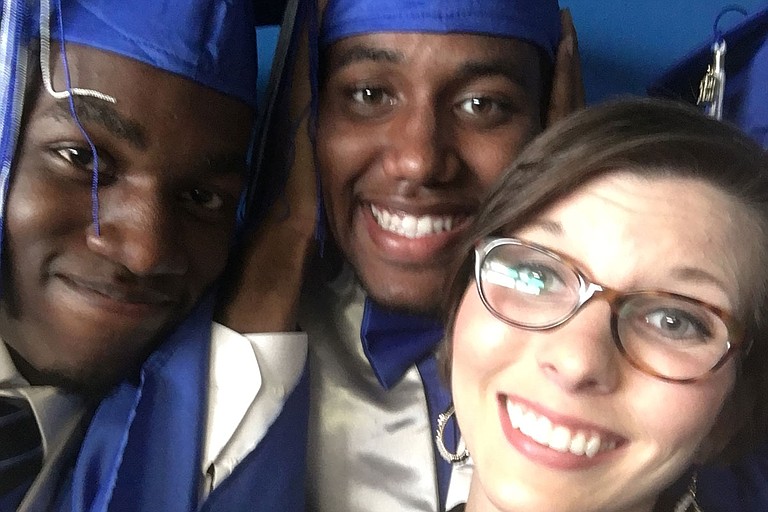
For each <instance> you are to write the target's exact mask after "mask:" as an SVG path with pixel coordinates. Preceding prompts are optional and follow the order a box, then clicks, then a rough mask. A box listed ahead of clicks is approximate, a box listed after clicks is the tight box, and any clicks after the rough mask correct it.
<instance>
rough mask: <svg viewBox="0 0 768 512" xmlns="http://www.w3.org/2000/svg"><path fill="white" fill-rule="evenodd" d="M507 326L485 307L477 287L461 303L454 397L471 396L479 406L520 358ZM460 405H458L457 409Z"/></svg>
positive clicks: (455, 338) (455, 335)
mask: <svg viewBox="0 0 768 512" xmlns="http://www.w3.org/2000/svg"><path fill="white" fill-rule="evenodd" d="M511 331H512V329H510V328H509V327H508V326H507V325H506V324H504V323H502V322H500V321H498V320H496V318H494V317H493V316H492V315H491V314H490V313H489V312H488V311H487V310H486V309H485V306H484V305H483V304H482V302H481V300H480V297H479V296H478V294H477V290H476V288H475V285H474V283H473V284H472V285H470V287H469V288H468V289H467V292H466V293H465V295H464V298H463V299H462V302H461V305H460V306H459V310H458V312H457V315H456V322H455V325H454V329H453V360H452V372H451V381H452V387H453V392H454V396H458V397H460V398H463V397H465V396H467V395H472V397H471V398H469V399H468V400H467V402H469V403H472V402H476V401H477V399H478V398H479V397H480V396H482V395H484V394H485V392H486V391H487V389H488V386H489V384H490V382H491V381H492V380H493V378H494V377H495V376H496V375H498V374H499V373H501V372H503V371H504V370H506V369H507V367H508V366H509V365H511V364H512V363H513V362H514V360H515V359H516V357H517V354H516V353H515V352H516V351H515V350H514V346H513V345H514V344H512V343H510V338H509V336H510V335H513V333H512V332H511ZM459 408H460V405H459V404H457V409H459Z"/></svg>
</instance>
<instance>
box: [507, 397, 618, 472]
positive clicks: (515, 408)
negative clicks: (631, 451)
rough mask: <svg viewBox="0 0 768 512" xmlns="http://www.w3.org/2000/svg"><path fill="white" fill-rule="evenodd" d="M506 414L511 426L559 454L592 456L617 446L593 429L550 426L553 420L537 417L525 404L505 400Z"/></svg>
mask: <svg viewBox="0 0 768 512" xmlns="http://www.w3.org/2000/svg"><path fill="white" fill-rule="evenodd" d="M506 405H507V414H508V415H509V421H510V423H511V424H512V428H514V429H517V430H519V431H520V432H521V433H522V434H523V435H525V436H527V437H530V438H531V439H533V440H534V441H536V442H537V443H539V444H541V445H544V446H549V447H550V448H552V449H553V450H555V451H558V452H560V453H566V452H571V453H572V454H574V455H580V456H586V457H589V458H592V457H594V456H595V455H597V454H598V453H600V452H601V451H607V450H613V449H614V448H616V441H615V440H610V441H603V440H602V439H601V438H600V436H599V435H597V434H596V433H594V432H585V431H581V430H577V431H575V432H572V431H571V430H570V429H569V428H568V427H565V426H563V425H553V424H552V421H551V420H550V419H549V418H547V417H545V416H540V415H538V414H536V413H534V412H533V411H530V410H527V409H526V408H525V406H523V405H521V404H518V403H513V402H511V401H509V400H507V404H506Z"/></svg>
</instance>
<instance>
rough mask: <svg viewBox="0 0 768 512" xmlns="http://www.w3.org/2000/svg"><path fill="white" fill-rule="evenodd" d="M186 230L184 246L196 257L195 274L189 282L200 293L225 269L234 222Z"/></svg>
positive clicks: (191, 227) (188, 252)
mask: <svg viewBox="0 0 768 512" xmlns="http://www.w3.org/2000/svg"><path fill="white" fill-rule="evenodd" d="M186 232H187V236H186V237H185V242H184V248H185V250H186V251H187V254H190V255H191V256H192V258H194V260H193V261H194V267H193V268H194V276H191V277H192V279H191V280H190V282H189V283H188V284H189V285H191V286H192V287H194V290H195V291H196V292H197V293H198V294H199V293H202V291H203V290H204V289H205V288H207V287H208V286H210V285H211V284H212V283H213V282H214V281H215V280H216V279H217V278H218V277H219V275H221V273H222V272H223V271H224V268H225V266H226V264H227V258H228V257H229V253H230V248H231V246H232V237H233V235H234V224H228V225H219V227H218V228H216V227H215V226H212V227H211V229H201V228H200V226H199V225H198V226H190V227H188V228H187V230H186Z"/></svg>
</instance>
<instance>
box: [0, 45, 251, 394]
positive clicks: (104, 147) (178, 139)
mask: <svg viewBox="0 0 768 512" xmlns="http://www.w3.org/2000/svg"><path fill="white" fill-rule="evenodd" d="M67 53H68V57H69V65H70V72H71V77H72V83H73V85H74V86H77V87H81V88H90V89H96V90H99V91H100V92H103V93H105V94H109V95H111V96H114V97H116V98H117V103H116V104H111V103H107V102H104V101H102V100H98V99H94V98H87V97H79V98H76V99H75V104H76V106H77V111H78V114H79V117H80V120H81V122H82V124H83V126H84V128H85V130H86V131H87V133H88V134H89V136H90V137H91V139H92V141H93V143H94V144H95V146H96V148H97V151H98V154H99V173H100V184H99V221H100V227H101V232H100V235H97V234H96V232H95V229H94V225H93V221H92V216H91V215H92V214H91V175H92V168H93V161H92V156H91V152H90V149H89V148H88V146H87V144H86V143H85V141H84V139H83V137H82V135H81V134H80V132H79V130H78V128H77V126H76V125H75V123H74V122H73V120H72V116H71V114H70V113H69V111H68V105H67V100H56V99H54V98H52V97H51V96H50V95H48V94H47V93H46V92H45V91H43V90H42V84H35V86H36V87H39V88H40V90H38V91H36V94H35V96H34V98H35V101H34V102H33V103H31V104H29V105H28V110H27V112H26V113H25V117H24V125H23V128H22V133H21V137H20V142H19V146H18V152H17V157H16V160H15V169H14V177H13V181H12V183H11V188H10V192H9V196H8V205H7V213H6V217H5V229H6V233H5V240H4V246H3V257H4V261H3V270H4V274H3V281H4V290H3V291H4V293H3V301H2V302H0V336H1V337H2V339H3V341H4V342H5V343H6V344H7V345H8V347H9V348H10V350H11V353H12V354H13V355H14V359H15V361H16V363H17V366H18V367H19V369H20V371H21V372H22V374H23V375H24V377H25V378H27V379H28V380H29V381H30V382H31V383H32V384H38V385H41V384H53V385H64V386H66V387H70V388H73V389H77V390H81V391H82V390H86V391H88V392H92V393H99V392H100V391H101V390H103V389H106V388H108V387H110V386H111V385H113V384H114V383H115V382H116V381H118V380H120V379H122V378H124V377H125V376H126V375H128V374H130V373H131V372H133V371H134V370H135V369H136V367H137V366H139V365H140V364H141V362H142V361H143V360H144V359H145V358H146V356H147V355H148V354H149V353H150V352H151V351H152V350H153V349H154V348H155V346H156V345H157V343H158V341H160V340H162V339H163V336H164V335H165V334H167V332H168V331H169V330H171V329H172V328H173V326H174V325H175V324H176V323H177V322H179V321H180V320H181V319H183V318H184V316H185V315H186V314H187V313H188V312H189V311H190V310H191V308H192V307H193V306H194V304H195V303H196V301H197V300H198V299H199V298H200V297H201V296H202V294H203V293H204V292H205V291H206V289H208V288H209V287H210V285H211V284H212V283H213V281H214V280H215V279H216V278H217V277H218V276H219V274H220V273H221V272H222V270H223V268H224V265H225V263H226V260H227V257H228V252H229V247H230V244H231V239H232V236H233V231H234V225H235V222H234V221H235V212H236V208H237V204H238V200H239V195H240V192H241V190H242V187H243V185H244V179H245V170H246V168H245V154H246V150H247V146H248V142H249V135H250V129H251V126H252V122H253V113H252V111H251V110H250V109H249V108H248V107H247V106H246V105H245V104H244V103H241V102H239V101H237V100H235V99H233V98H229V97H227V96H224V95H222V94H220V93H218V92H215V91H213V90H211V89H208V88H206V87H203V86H201V85H198V84H196V83H194V82H191V81H189V80H186V79H183V78H181V77H178V76H175V75H172V74H170V73H167V72H165V71H161V70H158V69H156V68H153V67H150V66H147V65H145V64H142V63H139V62H137V61H134V60H132V59H128V58H124V57H121V56H118V55H115V54H110V53H107V52H103V51H99V50H96V49H93V48H89V47H83V46H78V45H74V44H70V45H68V46H67ZM52 76H53V78H54V88H55V89H56V90H61V89H63V86H62V83H63V78H62V76H63V75H62V69H61V68H60V65H59V64H56V66H55V67H54V68H53V70H52ZM147 91H151V92H152V93H151V94H147Z"/></svg>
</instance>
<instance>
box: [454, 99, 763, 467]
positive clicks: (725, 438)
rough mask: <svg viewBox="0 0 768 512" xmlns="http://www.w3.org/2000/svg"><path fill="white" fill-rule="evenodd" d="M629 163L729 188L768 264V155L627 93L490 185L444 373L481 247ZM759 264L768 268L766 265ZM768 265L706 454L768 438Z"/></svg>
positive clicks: (714, 125)
mask: <svg viewBox="0 0 768 512" xmlns="http://www.w3.org/2000/svg"><path fill="white" fill-rule="evenodd" d="M616 170H622V171H627V172H631V173H634V174H636V175H639V176H647V177H664V176H669V177H684V178H692V179H697V180H701V181H704V182H706V183H709V184H711V185H713V186H714V187H716V188H718V189H720V190H722V191H724V192H725V193H727V194H729V195H730V196H731V197H733V198H735V200H736V201H738V202H739V203H741V204H743V205H744V206H745V207H747V208H749V209H750V210H751V211H752V212H754V214H755V225H756V228H757V229H756V231H757V232H759V233H761V236H762V239H763V243H762V244H761V247H763V251H762V254H761V255H760V256H761V262H762V263H763V264H764V265H765V264H768V257H766V256H767V255H768V154H766V153H765V152H764V151H763V149H762V148H761V147H760V146H759V145H758V144H757V143H755V142H754V141H752V140H751V139H749V138H748V137H747V136H746V135H744V134H743V133H741V132H740V131H739V130H738V129H737V128H735V127H733V126H730V125H728V124H726V123H723V122H719V121H715V120H713V119H710V118H708V117H706V116H704V115H703V114H702V113H700V112H699V111H698V110H696V109H693V108H691V107H688V106H685V105H681V104H677V103H672V102H669V101H664V100H654V99H623V100H618V101H613V102H610V103H606V104H604V105H601V106H598V107H594V108H591V109H587V110H584V111H582V112H579V113H577V114H575V115H573V116H571V117H570V118H568V119H566V120H564V121H563V122H561V123H559V124H556V125H554V126H553V127H552V128H550V129H549V130H547V131H545V132H544V133H542V134H541V135H540V136H539V137H537V138H536V139H534V141H533V142H531V144H530V145H529V146H528V147H527V148H526V149H525V150H524V151H523V152H522V153H521V154H520V156H519V157H518V159H517V160H516V161H515V162H514V164H513V165H512V166H511V167H509V168H508V169H507V171H506V172H505V173H503V175H502V176H501V177H500V179H499V181H498V182H497V183H496V185H495V187H493V189H492V190H491V191H490V192H489V195H488V196H487V198H486V200H485V201H484V203H483V205H482V207H481V209H480V211H479V212H478V215H477V217H476V218H475V219H474V221H473V224H472V226H471V227H470V229H469V230H468V233H467V238H466V240H465V243H464V244H463V245H462V250H463V251H464V252H463V253H459V254H466V255H467V257H466V258H465V259H464V261H463V263H462V265H461V267H460V270H459V272H458V274H457V276H456V278H455V280H454V283H453V286H452V288H451V293H450V294H449V296H448V302H447V303H446V308H445V311H446V313H447V322H446V336H445V341H444V343H443V346H442V347H441V349H440V351H441V358H442V364H443V371H444V374H445V375H446V376H450V364H451V352H452V351H451V343H452V331H453V325H454V320H455V314H456V310H457V309H458V306H459V303H460V301H461V298H462V296H463V295H464V293H465V291H466V289H467V286H468V285H469V283H470V282H471V280H472V279H473V276H472V268H473V261H474V256H473V255H474V253H473V250H472V248H473V245H474V243H475V241H477V240H480V239H482V238H484V237H486V236H489V235H496V234H500V233H501V232H502V231H504V232H509V231H514V230H516V229H519V228H521V227H523V226H525V225H526V224H528V223H530V222H531V221H532V220H534V219H535V218H536V217H537V216H538V215H540V214H541V213H543V212H544V211H545V210H546V209H548V208H549V207H551V206H552V205H553V203H555V202H556V201H558V200H560V199H562V198H564V197H567V196H568V195H569V194H571V193H572V192H573V191H574V190H577V189H578V188H579V187H581V186H583V185H584V184H585V183H587V182H588V181H591V180H594V179H595V178H598V177H599V176H602V175H604V174H606V173H610V172H612V171H616ZM760 268H768V266H765V267H764V266H761V267H760ZM766 290H768V270H764V271H763V272H762V275H761V280H760V282H759V283H756V286H755V287H754V290H750V296H749V297H747V301H746V304H747V308H748V310H747V311H745V312H743V313H744V314H742V315H741V317H739V318H740V320H741V321H742V322H744V324H745V328H746V329H745V331H746V333H747V336H749V337H750V339H751V341H752V342H753V345H752V348H751V350H750V352H749V353H748V355H746V356H745V357H743V358H742V362H741V367H740V371H739V375H738V376H737V379H736V386H735V388H734V390H733V393H732V397H731V399H730V400H729V402H728V404H726V408H725V409H724V412H723V413H722V414H721V418H727V424H725V422H724V421H719V422H718V426H716V428H715V430H714V431H713V434H712V436H711V440H710V441H711V442H709V443H707V446H706V447H705V448H706V449H707V453H702V457H701V458H703V459H712V458H715V459H717V460H720V461H725V460H728V459H730V458H732V457H733V456H736V455H738V454H739V453H741V452H743V451H744V450H745V449H749V448H753V447H754V446H755V443H757V442H760V441H762V440H764V439H765V437H766V435H768V419H767V418H766V411H767V410H768V407H766V400H764V398H763V397H764V396H765V395H766V394H768V367H767V366H768V293H767V292H766Z"/></svg>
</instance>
